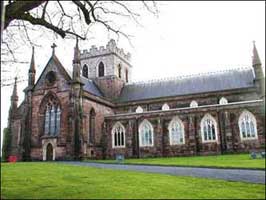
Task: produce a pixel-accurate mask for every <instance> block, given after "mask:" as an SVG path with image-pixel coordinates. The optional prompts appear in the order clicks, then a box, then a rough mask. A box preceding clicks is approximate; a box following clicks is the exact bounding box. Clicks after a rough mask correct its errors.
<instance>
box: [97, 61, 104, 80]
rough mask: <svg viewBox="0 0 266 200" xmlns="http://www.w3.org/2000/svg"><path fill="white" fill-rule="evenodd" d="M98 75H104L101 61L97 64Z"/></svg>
mask: <svg viewBox="0 0 266 200" xmlns="http://www.w3.org/2000/svg"><path fill="white" fill-rule="evenodd" d="M98 75H99V77H102V76H104V64H103V62H100V64H99V67H98Z"/></svg>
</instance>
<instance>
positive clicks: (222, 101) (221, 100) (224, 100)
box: [219, 97, 228, 105]
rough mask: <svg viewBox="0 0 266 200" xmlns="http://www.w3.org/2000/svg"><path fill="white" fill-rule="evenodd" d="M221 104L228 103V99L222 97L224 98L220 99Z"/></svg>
mask: <svg viewBox="0 0 266 200" xmlns="http://www.w3.org/2000/svg"><path fill="white" fill-rule="evenodd" d="M219 104H220V105H225V104H228V100H227V99H226V98H225V97H222V98H221V99H220V100H219Z"/></svg>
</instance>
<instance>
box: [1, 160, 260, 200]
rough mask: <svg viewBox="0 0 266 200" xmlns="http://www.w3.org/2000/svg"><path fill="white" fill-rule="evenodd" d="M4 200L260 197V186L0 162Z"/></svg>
mask: <svg viewBox="0 0 266 200" xmlns="http://www.w3.org/2000/svg"><path fill="white" fill-rule="evenodd" d="M1 177H2V180H1V197H2V198H4V199H8V198H11V199H25V198H31V199H32V198H33V199H42V198H45V199H49V198H52V199H67V198H71V199H78V198H86V199H89V198H93V199H95V198H101V199H103V198H111V199H117V198H120V199H125V198H136V199H143V198H157V199H158V198H159V199H168V198H175V199H178V198H183V199H184V198H190V199H191V198H194V199H202V198H208V199H218V198H223V199H224V198H232V199H243V198H244V199H247V198H250V199H255V198H260V199H265V185H263V184H251V183H241V182H229V181H224V180H214V179H206V178H193V177H182V176H171V175H161V174H153V173H143V172H133V171H122V170H111V169H97V168H92V167H84V166H71V165H65V164H57V163H41V162H40V163H34V162H32V163H15V164H14V163H4V164H1Z"/></svg>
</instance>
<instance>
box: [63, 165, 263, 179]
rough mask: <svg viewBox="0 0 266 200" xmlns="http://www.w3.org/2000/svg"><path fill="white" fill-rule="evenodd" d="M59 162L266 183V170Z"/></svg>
mask: <svg viewBox="0 0 266 200" xmlns="http://www.w3.org/2000/svg"><path fill="white" fill-rule="evenodd" d="M58 163H64V164H70V165H79V166H89V167H97V168H107V169H118V170H131V171H141V172H151V173H160V174H170V175H175V176H179V175H180V176H193V177H204V178H214V179H223V180H228V181H241V182H249V183H262V184H265V171H263V170H246V169H213V168H194V167H164V166H148V165H125V164H103V163H89V162H78V161H63V162H58Z"/></svg>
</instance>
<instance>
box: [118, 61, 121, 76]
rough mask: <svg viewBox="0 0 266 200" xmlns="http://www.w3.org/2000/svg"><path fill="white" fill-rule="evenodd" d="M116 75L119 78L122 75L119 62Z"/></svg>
mask: <svg viewBox="0 0 266 200" xmlns="http://www.w3.org/2000/svg"><path fill="white" fill-rule="evenodd" d="M118 77H119V78H121V77H122V67H121V64H119V65H118Z"/></svg>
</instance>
